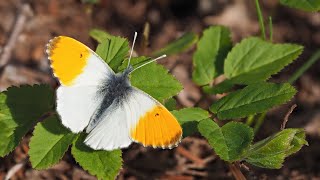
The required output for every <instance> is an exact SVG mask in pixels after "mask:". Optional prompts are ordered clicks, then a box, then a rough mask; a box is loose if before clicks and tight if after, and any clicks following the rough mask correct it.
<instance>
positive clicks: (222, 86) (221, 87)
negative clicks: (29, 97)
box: [202, 79, 234, 94]
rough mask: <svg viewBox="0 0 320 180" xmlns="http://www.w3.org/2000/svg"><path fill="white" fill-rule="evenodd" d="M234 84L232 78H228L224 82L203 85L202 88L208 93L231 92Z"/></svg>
mask: <svg viewBox="0 0 320 180" xmlns="http://www.w3.org/2000/svg"><path fill="white" fill-rule="evenodd" d="M233 86H234V84H233V82H232V81H231V80H229V79H226V80H224V81H223V82H221V83H219V84H217V85H214V86H209V85H206V86H203V87H202V89H203V91H204V92H205V93H207V94H222V93H226V92H229V91H230V90H231V89H232V88H233Z"/></svg>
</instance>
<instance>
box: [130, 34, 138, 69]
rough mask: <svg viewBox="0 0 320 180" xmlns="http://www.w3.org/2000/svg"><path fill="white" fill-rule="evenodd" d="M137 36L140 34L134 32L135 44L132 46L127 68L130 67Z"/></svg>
mask: <svg viewBox="0 0 320 180" xmlns="http://www.w3.org/2000/svg"><path fill="white" fill-rule="evenodd" d="M137 35H138V33H137V32H134V37H133V42H132V46H131V51H130V56H129V60H128V66H127V68H128V67H129V66H130V60H131V57H132V53H133V48H134V44H135V43H136V39H137Z"/></svg>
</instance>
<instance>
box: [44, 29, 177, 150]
mask: <svg viewBox="0 0 320 180" xmlns="http://www.w3.org/2000/svg"><path fill="white" fill-rule="evenodd" d="M136 35H137V34H136V33H135V38H134V42H135V39H136ZM134 42H133V46H134ZM133 46H132V48H133ZM46 52H47V54H48V58H49V60H50V63H51V68H52V70H53V73H54V76H55V77H57V78H58V80H59V82H60V84H61V85H60V86H59V88H58V89H57V102H56V104H57V108H56V110H57V112H58V114H59V116H60V118H61V121H62V124H63V125H64V126H66V127H67V128H69V129H70V130H71V131H72V132H74V133H79V132H81V131H83V130H85V131H86V132H87V133H88V135H87V137H86V139H85V143H86V144H87V145H88V146H90V147H91V148H93V149H104V150H113V149H118V148H125V147H128V146H129V145H130V144H131V143H132V142H133V141H134V142H138V143H141V144H143V145H144V146H152V147H161V148H172V147H175V146H177V145H178V143H179V142H180V141H181V136H182V129H181V126H180V125H179V123H178V121H177V120H176V118H175V117H174V116H173V115H172V114H171V113H170V112H169V111H168V110H167V109H166V108H165V107H164V106H163V105H162V104H161V103H159V102H158V101H157V100H155V99H154V98H152V97H151V96H150V95H148V94H146V93H145V92H143V91H141V90H139V89H137V88H135V87H133V86H131V85H130V81H129V74H130V73H131V72H133V71H134V70H135V69H133V68H132V67H131V66H129V63H128V68H127V69H126V70H124V71H123V72H122V73H118V74H116V73H114V72H113V70H112V69H111V68H110V67H109V66H108V65H107V64H106V63H105V62H104V61H103V60H102V59H101V58H100V57H99V56H98V55H97V54H96V53H95V52H94V51H92V50H91V49H90V48H88V47H87V46H85V45H84V44H82V43H80V42H79V41H77V40H75V39H72V38H70V37H66V36H59V37H55V38H53V39H51V40H50V41H49V43H48V44H47V49H46ZM131 55H132V49H131V53H130V57H129V60H130V58H131ZM160 58H161V57H160ZM155 60H156V59H155Z"/></svg>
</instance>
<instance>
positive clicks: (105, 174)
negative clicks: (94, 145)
mask: <svg viewBox="0 0 320 180" xmlns="http://www.w3.org/2000/svg"><path fill="white" fill-rule="evenodd" d="M84 139H85V136H84V135H83V134H81V135H80V136H79V137H78V139H77V140H76V141H74V143H73V146H72V149H71V153H72V155H73V157H74V158H75V160H76V161H77V162H78V163H79V165H80V166H82V168H83V169H85V170H87V171H88V172H89V173H90V174H92V175H95V176H97V178H98V179H110V180H111V179H112V180H113V179H115V178H116V177H117V175H118V174H119V171H120V169H121V167H122V157H121V156H122V155H121V150H119V149H118V150H113V151H103V150H93V149H91V148H90V147H88V146H87V145H85V144H84V143H83V141H84Z"/></svg>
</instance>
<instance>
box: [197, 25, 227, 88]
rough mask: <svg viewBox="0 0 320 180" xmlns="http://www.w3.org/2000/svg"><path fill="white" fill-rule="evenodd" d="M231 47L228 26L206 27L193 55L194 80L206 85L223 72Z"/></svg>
mask: <svg viewBox="0 0 320 180" xmlns="http://www.w3.org/2000/svg"><path fill="white" fill-rule="evenodd" d="M231 47H232V43H231V39H230V31H229V30H228V29H227V28H225V27H222V26H214V27H210V28H208V29H206V30H205V31H204V32H203V36H202V37H201V38H200V40H199V41H198V43H197V50H196V52H195V53H194V55H193V66H194V71H193V73H192V79H193V81H194V82H195V83H197V84H198V85H206V84H208V83H210V82H211V81H212V80H213V79H214V78H215V77H217V76H218V75H220V74H222V73H223V63H224V59H225V57H226V56H227V53H228V52H229V50H230V49H231Z"/></svg>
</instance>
